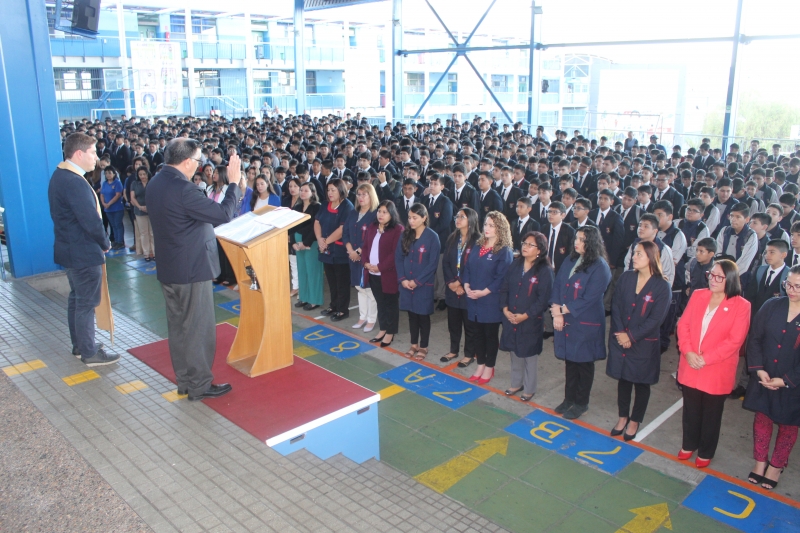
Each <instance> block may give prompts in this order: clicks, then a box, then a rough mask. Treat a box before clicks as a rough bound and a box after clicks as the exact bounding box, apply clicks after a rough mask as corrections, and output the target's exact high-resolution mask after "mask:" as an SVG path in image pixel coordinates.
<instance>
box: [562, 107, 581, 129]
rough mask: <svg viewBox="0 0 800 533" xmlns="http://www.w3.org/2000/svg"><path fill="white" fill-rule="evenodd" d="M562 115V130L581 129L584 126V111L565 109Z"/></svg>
mask: <svg viewBox="0 0 800 533" xmlns="http://www.w3.org/2000/svg"><path fill="white" fill-rule="evenodd" d="M563 113H564V115H563V119H564V122H563V124H562V125H561V127H562V128H582V127H583V126H584V124H583V122H584V120H585V119H586V109H578V108H569V107H565V108H564V109H563Z"/></svg>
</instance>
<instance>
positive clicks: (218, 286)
mask: <svg viewBox="0 0 800 533" xmlns="http://www.w3.org/2000/svg"><path fill="white" fill-rule="evenodd" d="M213 287H214V292H220V291H224V290H225V289H227V287H226V286H225V285H223V284H221V283H220V284H219V285H213Z"/></svg>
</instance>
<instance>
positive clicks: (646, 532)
mask: <svg viewBox="0 0 800 533" xmlns="http://www.w3.org/2000/svg"><path fill="white" fill-rule="evenodd" d="M630 512H632V513H633V514H635V515H636V518H634V519H633V520H631V521H630V522H628V523H627V524H625V525H624V526H622V527H621V528H620V529H618V530H617V531H616V532H615V533H654V532H655V531H658V529H659V528H661V526H664V527H665V528H667V529H672V520H670V519H669V507H667V504H666V503H657V504H655V505H648V506H647V507H637V508H636V509H630Z"/></svg>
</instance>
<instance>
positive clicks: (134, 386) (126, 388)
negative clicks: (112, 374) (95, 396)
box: [114, 379, 147, 394]
mask: <svg viewBox="0 0 800 533" xmlns="http://www.w3.org/2000/svg"><path fill="white" fill-rule="evenodd" d="M114 388H115V389H117V390H118V391H119V392H121V393H122V394H130V393H132V392H136V391H137V390H142V389H146V388H147V385H145V384H144V383H143V382H141V381H139V380H138V379H137V380H136V381H131V382H130V383H123V384H122V385H117V386H116V387H114Z"/></svg>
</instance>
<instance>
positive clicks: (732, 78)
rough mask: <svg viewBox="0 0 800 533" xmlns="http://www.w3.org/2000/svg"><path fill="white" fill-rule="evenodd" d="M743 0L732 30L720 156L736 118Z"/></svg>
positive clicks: (734, 125)
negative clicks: (734, 102)
mask: <svg viewBox="0 0 800 533" xmlns="http://www.w3.org/2000/svg"><path fill="white" fill-rule="evenodd" d="M743 3H744V0H739V1H738V3H737V4H736V26H735V28H734V30H733V52H732V54H731V70H730V74H729V75H728V95H727V97H726V98H725V123H724V124H723V126H722V156H723V157H725V154H727V153H728V144H729V143H730V140H731V139H730V138H731V137H732V133H731V132H732V131H735V129H736V117H735V116H734V114H733V95H734V93H735V88H736V85H737V83H736V63H737V60H738V56H739V40H740V39H741V33H740V30H741V27H742V4H743Z"/></svg>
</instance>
